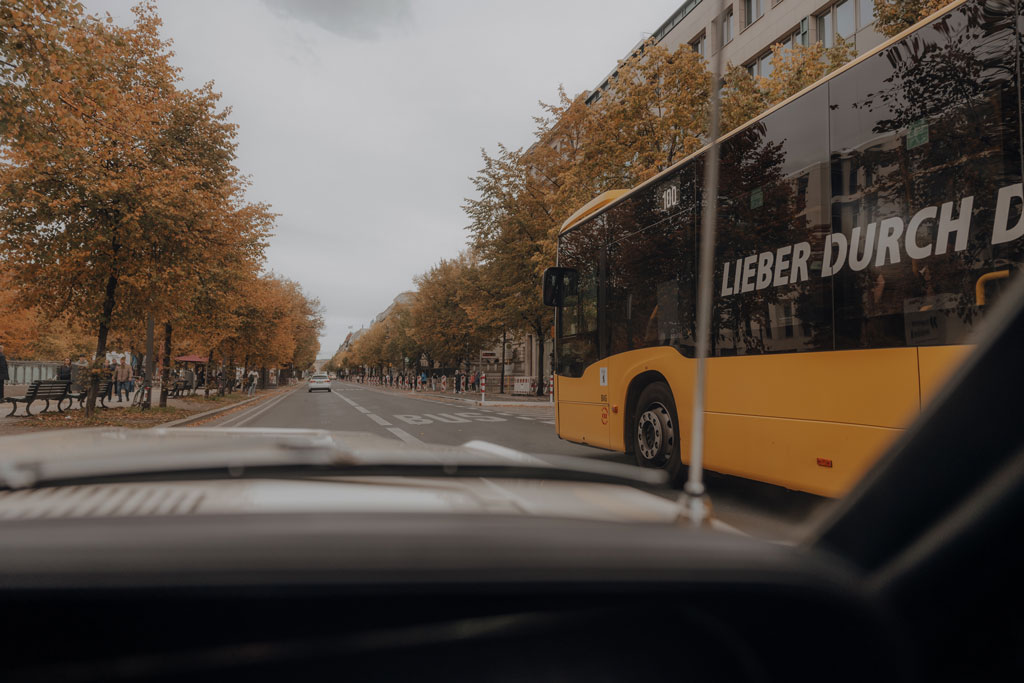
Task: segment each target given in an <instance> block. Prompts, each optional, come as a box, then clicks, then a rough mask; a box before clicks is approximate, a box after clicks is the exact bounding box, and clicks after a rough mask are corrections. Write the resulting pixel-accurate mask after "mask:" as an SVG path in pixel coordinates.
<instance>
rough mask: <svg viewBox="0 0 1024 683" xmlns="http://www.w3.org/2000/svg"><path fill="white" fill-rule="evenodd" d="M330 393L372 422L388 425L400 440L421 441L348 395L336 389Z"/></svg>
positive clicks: (383, 425)
mask: <svg viewBox="0 0 1024 683" xmlns="http://www.w3.org/2000/svg"><path fill="white" fill-rule="evenodd" d="M331 393H332V394H334V395H335V396H337V397H338V398H340V399H341V400H342V401H344V402H345V403H347V404H349V405H350V406H352V407H353V408H355V409H356V410H358V411H359V412H361V413H362V414H363V415H365V416H366V417H368V418H370V419H371V420H373V421H374V422H376V423H377V424H379V425H380V426H381V427H389V429H388V431H389V432H391V433H393V434H394V435H395V436H397V437H398V438H399V439H401V440H402V441H407V442H408V443H413V441H409V440H408V439H413V440H414V441H415V442H417V443H423V442H422V441H420V440H419V439H417V438H416V437H415V436H413V435H412V434H409V433H408V432H404V431H402V430H401V429H398V428H397V427H391V423H390V422H388V421H387V420H385V419H384V418H383V417H381V416H380V415H374V414H373V413H372V412H370V411H369V410H367V409H366V408H364V407H362V406H361V405H359V404H358V403H356V402H355V401H353V400H352V399H350V398H349V397H348V396H342V395H341V394H340V393H339V392H338V391H337V390H335V389H331ZM396 429H397V431H396ZM398 432H402V434H405V437H408V439H407V438H405V437H403V436H401V435H400V434H398Z"/></svg>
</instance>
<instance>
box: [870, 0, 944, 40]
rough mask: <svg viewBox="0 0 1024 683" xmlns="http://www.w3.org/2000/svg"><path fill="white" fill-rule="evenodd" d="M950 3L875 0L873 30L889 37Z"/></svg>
mask: <svg viewBox="0 0 1024 683" xmlns="http://www.w3.org/2000/svg"><path fill="white" fill-rule="evenodd" d="M948 4H950V0H875V30H877V31H879V32H880V33H881V34H882V35H885V36H887V37H889V38H891V37H893V36H895V35H898V34H900V33H902V32H903V31H905V30H907V29H908V28H910V27H911V26H913V25H914V24H916V23H917V22H919V21H921V20H922V19H926V18H928V17H930V16H931V15H932V14H934V13H935V12H938V11H939V10H940V9H942V8H943V7H945V6H946V5H948Z"/></svg>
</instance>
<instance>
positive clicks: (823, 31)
mask: <svg viewBox="0 0 1024 683" xmlns="http://www.w3.org/2000/svg"><path fill="white" fill-rule="evenodd" d="M835 35H836V34H835V29H834V28H833V27H832V8H831V7H829V8H828V9H827V10H825V11H824V12H822V13H821V14H819V15H818V40H820V41H821V43H822V44H823V45H824V46H825V47H832V46H833V45H835V43H836V40H835Z"/></svg>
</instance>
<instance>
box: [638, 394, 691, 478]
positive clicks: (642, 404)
mask: <svg viewBox="0 0 1024 683" xmlns="http://www.w3.org/2000/svg"><path fill="white" fill-rule="evenodd" d="M633 454H634V455H635V457H636V462H637V464H638V465H640V466H641V467H664V468H665V469H667V470H668V473H669V477H670V478H671V480H672V483H673V485H676V484H678V483H681V482H682V481H683V480H684V479H685V474H684V472H683V464H682V460H681V459H680V457H679V418H678V417H677V416H676V403H675V401H673V400H672V390H671V389H669V388H668V385H667V384H665V383H664V382H655V383H653V384H649V385H648V386H647V387H645V388H644V390H643V391H642V392H640V398H639V399H638V400H637V411H636V418H635V419H634V421H633Z"/></svg>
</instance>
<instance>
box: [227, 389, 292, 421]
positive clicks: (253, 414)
mask: <svg viewBox="0 0 1024 683" xmlns="http://www.w3.org/2000/svg"><path fill="white" fill-rule="evenodd" d="M289 394H291V392H290V391H289V392H287V393H284V394H281V395H280V396H278V397H277V398H274V399H271V400H270V401H268V402H267V403H265V404H263V405H261V406H255V407H253V409H252V410H249V411H246V412H244V413H242V414H241V415H236V416H235V417H233V418H230V419H228V420H225V421H224V422H222V423H221V424H219V425H217V426H218V427H227V426H231V427H241V426H242V425H244V424H246V423H248V422H250V421H252V420H254V419H256V418H257V417H259V416H260V415H262V414H263V413H265V412H267V411H268V410H270V409H271V408H273V407H274V406H276V405H277V404H278V403H280V402H281V401H283V400H284V399H285V398H287V397H288V395H289Z"/></svg>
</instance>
